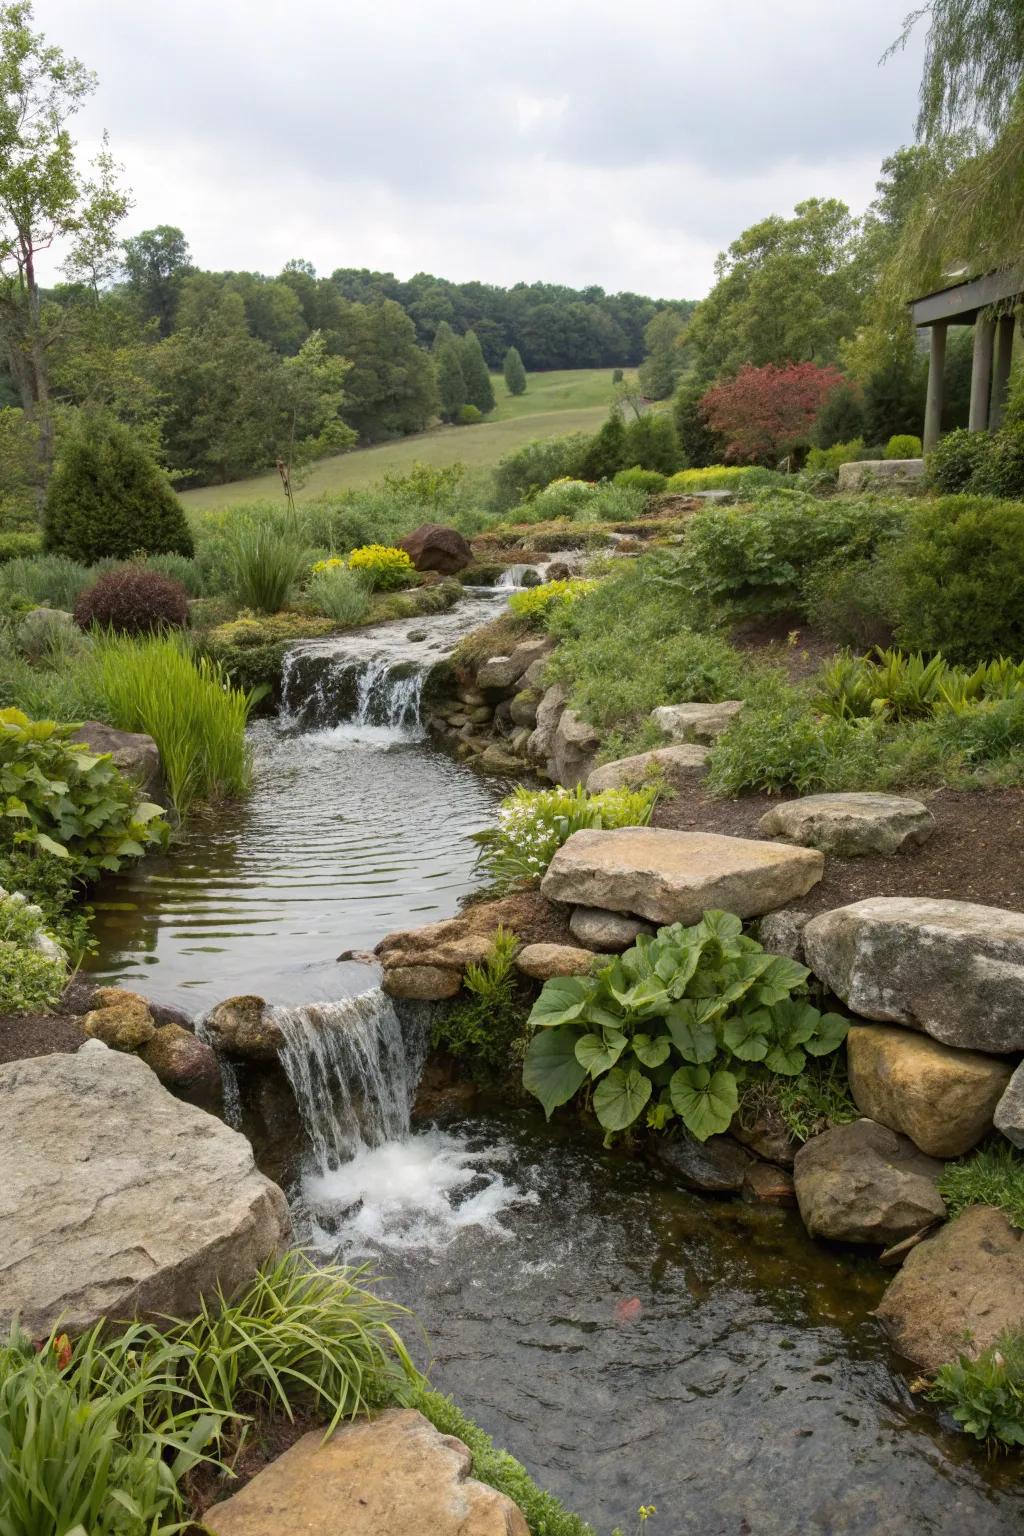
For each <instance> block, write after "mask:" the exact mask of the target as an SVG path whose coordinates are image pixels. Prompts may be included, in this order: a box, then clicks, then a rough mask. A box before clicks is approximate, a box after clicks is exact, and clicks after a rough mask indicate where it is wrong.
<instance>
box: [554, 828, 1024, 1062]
mask: <svg viewBox="0 0 1024 1536" xmlns="http://www.w3.org/2000/svg"><path fill="white" fill-rule="evenodd" d="M570 841H571V840H570ZM804 953H805V954H806V956H807V964H808V965H809V966H810V967H811V969H812V970H813V971H814V973H815V974H816V975H817V976H819V977H820V978H821V980H822V981H824V982H825V983H826V984H827V985H828V986H829V987H830V988H831V989H832V991H833V992H834V993H835V994H836V996H837V997H841V998H842V1000H843V1002H844V1003H847V1004H848V1005H849V1007H850V1008H851V1009H852V1010H853V1011H854V1013H859V1014H862V1015H863V1016H864V1017H865V1018H868V1019H880V1020H882V1021H883V1022H885V1023H891V1024H909V1025H910V1026H911V1028H913V1029H920V1030H923V1031H924V1032H925V1034H928V1035H931V1036H932V1037H933V1039H935V1040H941V1041H942V1042H943V1043H944V1044H945V1045H954V1046H956V1047H958V1049H960V1050H966V1051H994V1052H996V1053H1000V1052H1010V1051H1024V913H1021V912H1010V911H1007V910H1006V909H1005V908H1003V907H983V906H978V905H976V904H975V903H974V902H970V901H945V900H936V899H933V898H930V897H924V896H874V897H870V898H869V899H868V900H866V901H857V902H854V903H853V904H852V905H851V906H848V907H837V908H836V909H835V910H834V911H832V912H824V913H822V914H821V916H820V917H815V918H812V919H811V921H810V922H809V923H808V924H807V926H806V927H805V929H804Z"/></svg>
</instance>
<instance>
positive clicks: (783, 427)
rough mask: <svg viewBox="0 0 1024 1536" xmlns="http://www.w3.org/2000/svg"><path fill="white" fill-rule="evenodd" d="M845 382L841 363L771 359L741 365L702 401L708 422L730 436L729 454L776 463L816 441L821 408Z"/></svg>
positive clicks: (754, 461)
mask: <svg viewBox="0 0 1024 1536" xmlns="http://www.w3.org/2000/svg"><path fill="white" fill-rule="evenodd" d="M842 382H843V376H842V374H841V373H840V372H839V371H838V369H836V368H819V367H818V366H817V365H816V364H815V363H790V364H788V365H787V366H785V367H781V368H780V367H777V366H776V365H775V364H774V363H766V364H765V365H764V367H762V368H752V367H747V368H741V369H740V371H739V373H738V374H737V375H736V377H735V378H734V379H728V380H726V381H725V382H724V383H722V384H718V385H716V386H715V387H714V388H713V389H709V390H708V392H707V394H706V395H705V396H704V398H703V400H702V402H701V405H702V409H703V411H704V415H705V417H706V419H707V423H708V425H709V426H710V427H711V429H712V430H713V431H715V432H719V433H721V435H722V437H723V438H724V439H725V457H726V459H727V460H730V461H733V462H741V463H750V464H768V465H774V464H775V463H776V462H777V461H778V460H779V459H781V458H783V457H784V456H785V455H786V454H790V453H793V452H794V451H796V450H797V449H800V448H803V447H806V446H807V445H808V444H809V443H810V440H811V433H812V430H813V427H814V422H815V419H816V418H817V416H818V413H819V412H820V410H821V408H822V406H823V405H824V403H825V401H826V400H827V399H828V397H829V395H830V394H831V393H832V391H833V390H834V389H836V388H837V387H838V386H839V385H840V384H841V383H842Z"/></svg>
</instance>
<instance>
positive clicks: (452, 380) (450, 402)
mask: <svg viewBox="0 0 1024 1536" xmlns="http://www.w3.org/2000/svg"><path fill="white" fill-rule="evenodd" d="M434 364H435V367H436V368H437V393H438V396H439V398H440V401H441V417H442V419H443V420H444V421H456V420H457V419H458V415H459V412H460V411H461V410H462V407H463V406H464V405H465V404H466V380H465V378H464V377H463V373H462V359H461V357H460V355H459V348H458V346H457V344H456V343H455V342H454V341H446V342H442V344H441V346H440V347H439V348H438V349H437V353H436V355H435V357H434Z"/></svg>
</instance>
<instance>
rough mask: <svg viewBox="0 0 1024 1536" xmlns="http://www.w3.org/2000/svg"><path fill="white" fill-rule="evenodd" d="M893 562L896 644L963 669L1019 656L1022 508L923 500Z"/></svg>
mask: <svg viewBox="0 0 1024 1536" xmlns="http://www.w3.org/2000/svg"><path fill="white" fill-rule="evenodd" d="M894 561H895V571H896V575H897V577H898V579H899V582H900V597H899V609H900V627H899V630H898V631H897V638H898V639H899V640H900V642H901V644H903V645H904V646H906V647H908V648H910V649H913V650H923V651H941V652H942V653H943V655H944V656H945V657H946V658H947V660H949V661H952V662H962V663H968V664H969V663H972V662H976V661H983V660H988V659H989V658H990V657H992V656H1013V657H1018V658H1019V657H1024V503H1021V502H1011V501H997V500H994V499H984V498H981V497H971V496H945V497H940V498H938V499H936V500H927V501H922V502H920V503H919V504H918V505H917V506H916V507H915V508H914V510H913V511H912V512H911V513H910V515H909V518H908V523H907V532H906V537H905V538H904V539H902V540H901V541H900V543H899V545H898V547H897V549H896V551H895V554H894Z"/></svg>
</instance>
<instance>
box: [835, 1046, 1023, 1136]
mask: <svg viewBox="0 0 1024 1536" xmlns="http://www.w3.org/2000/svg"><path fill="white" fill-rule="evenodd" d="M846 1061H847V1067H848V1070H849V1074H850V1092H851V1093H852V1094H853V1101H854V1103H855V1104H856V1106H857V1108H858V1109H859V1110H860V1112H861V1114H862V1115H867V1116H868V1118H869V1119H871V1120H877V1121H879V1122H880V1124H882V1125H887V1126H889V1128H890V1129H891V1130H894V1131H902V1132H903V1134H904V1135H905V1136H909V1137H910V1139H911V1141H912V1142H913V1143H914V1145H915V1146H917V1147H920V1148H921V1151H922V1152H927V1153H928V1155H929V1157H960V1156H962V1154H963V1153H964V1152H969V1151H970V1150H971V1148H972V1147H973V1146H974V1145H975V1144H976V1143H977V1142H979V1141H980V1140H981V1138H982V1137H983V1136H984V1135H985V1133H986V1132H987V1131H989V1130H991V1128H992V1117H993V1115H994V1113H995V1110H996V1106H997V1104H998V1103H999V1101H1000V1095H1001V1094H1002V1093H1003V1091H1004V1090H1005V1088H1006V1086H1007V1084H1008V1083H1009V1081H1010V1065H1009V1063H1008V1062H1007V1061H1005V1060H1003V1058H1002V1057H999V1056H985V1055H983V1054H982V1053H981V1052H980V1051H957V1050H954V1048H953V1047H952V1046H949V1045H940V1043H939V1042H938V1041H937V1040H929V1039H928V1036H927V1035H916V1034H914V1033H912V1031H911V1030H909V1029H899V1028H896V1027H893V1026H889V1025H885V1024H855V1025H854V1026H853V1028H852V1029H851V1030H850V1032H849V1034H848V1035H847V1037H846Z"/></svg>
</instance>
